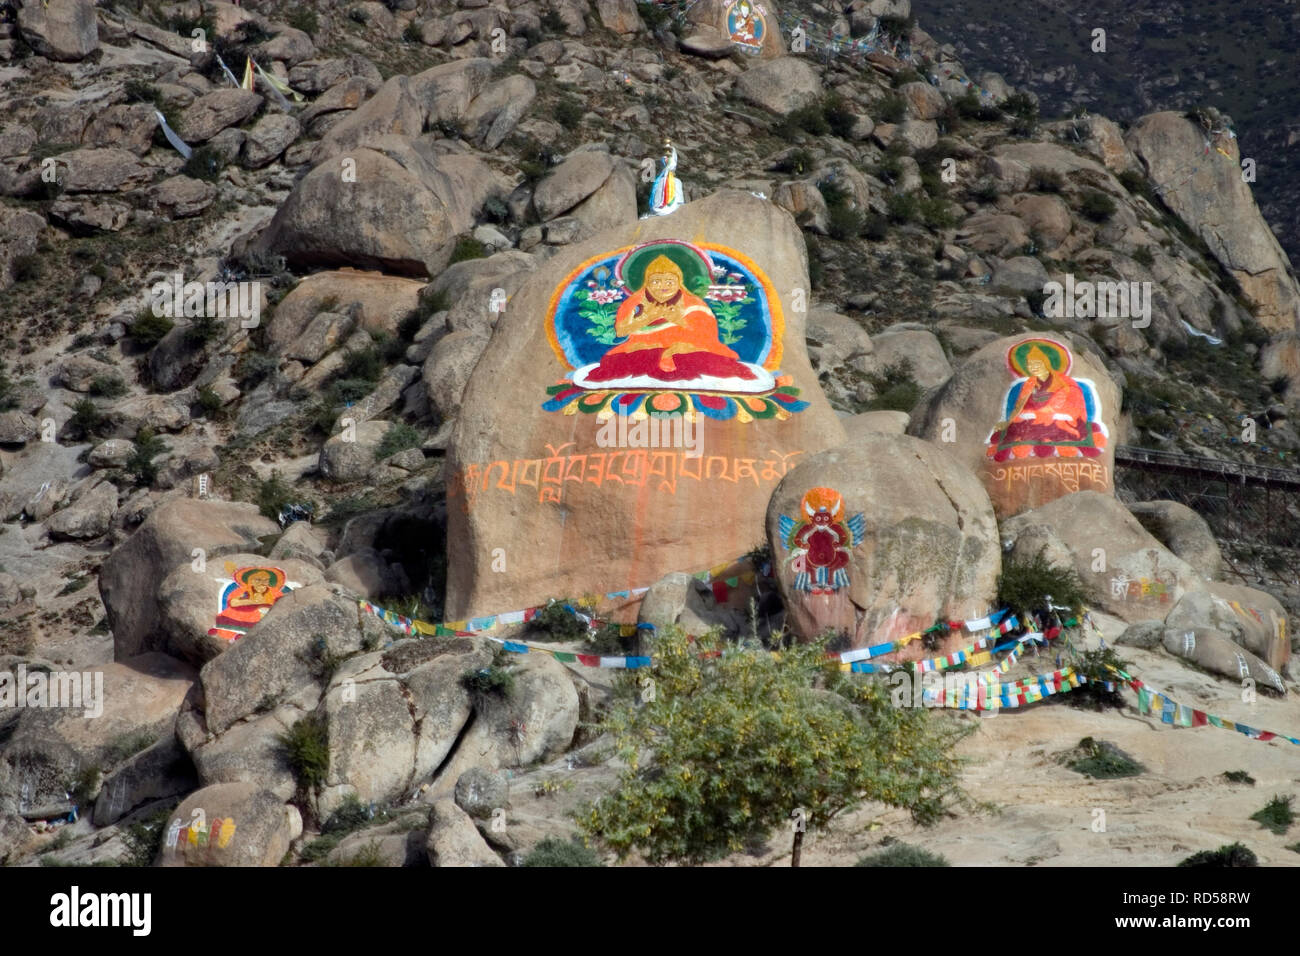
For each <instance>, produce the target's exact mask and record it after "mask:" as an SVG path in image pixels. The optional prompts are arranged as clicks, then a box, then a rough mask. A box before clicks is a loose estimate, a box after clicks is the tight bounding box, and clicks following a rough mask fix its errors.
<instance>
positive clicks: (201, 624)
mask: <svg viewBox="0 0 1300 956" xmlns="http://www.w3.org/2000/svg"><path fill="white" fill-rule="evenodd" d="M260 566H271V569H272V570H273V571H275V572H276V573H277V574H283V575H284V576H285V585H286V586H287V587H288V588H290V589H292V588H296V587H303V586H305V585H308V584H318V583H320V582H321V580H322V576H321V572H320V571H319V570H317V569H316V568H315V567H313V566H312V565H310V564H307V563H306V562H303V561H295V560H292V559H288V560H281V561H274V562H272V561H268V560H267V559H266V558H263V557H261V556H260V555H257V554H231V555H225V556H224V557H223V558H222V560H221V561H214V562H213V563H212V564H211V565H210V566H207V565H205V566H204V567H203V568H202V569H201V570H196V569H195V567H194V565H193V563H192V562H189V561H186V562H185V563H183V564H182V565H181V566H180V567H178V568H176V569H175V570H174V571H172V572H171V573H170V574H169V575H167V577H166V578H164V579H163V581H162V584H161V585H160V586H159V587H158V604H159V606H160V608H161V610H162V622H161V624H162V628H163V630H164V631H165V632H166V634H167V643H166V645H165V646H164V649H165V650H166V651H167V653H168V654H171V655H173V656H174V657H179V658H182V659H183V660H188V661H190V662H191V663H193V664H195V665H197V666H202V665H203V664H204V663H206V662H207V661H210V660H211V659H212V658H214V657H216V656H217V655H218V654H220V653H221V652H222V651H225V650H226V649H228V648H229V647H230V646H231V642H232V640H238V639H239V638H238V637H232V635H233V633H234V632H231V631H228V630H227V629H224V628H222V627H220V626H219V624H218V622H217V617H218V615H220V614H221V613H222V612H223V610H225V609H226V603H225V602H226V600H227V599H228V598H229V597H230V596H231V595H239V594H242V593H243V591H242V589H241V587H240V585H239V582H238V580H237V578H236V576H235V572H236V571H239V570H241V569H245V568H257V567H260ZM239 576H240V577H243V576H244V574H240V575H239ZM232 589H233V590H232ZM268 606H269V605H268ZM241 630H242V628H241ZM214 631H215V632H216V633H211V632H214Z"/></svg>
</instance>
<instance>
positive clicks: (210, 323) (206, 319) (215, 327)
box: [182, 315, 221, 349]
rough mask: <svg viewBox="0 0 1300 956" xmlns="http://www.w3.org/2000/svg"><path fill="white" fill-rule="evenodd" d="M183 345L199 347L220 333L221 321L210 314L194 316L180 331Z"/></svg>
mask: <svg viewBox="0 0 1300 956" xmlns="http://www.w3.org/2000/svg"><path fill="white" fill-rule="evenodd" d="M182 334H183V336H184V340H185V347H186V348H189V349H199V348H202V347H203V346H205V345H207V344H208V343H209V342H211V341H212V340H213V339H215V338H216V337H217V336H219V335H220V334H221V323H220V322H219V321H218V320H217V319H216V318H214V317H213V316H210V315H200V316H196V317H195V318H194V320H193V321H191V322H190V324H189V325H187V326H185V331H184V333H182Z"/></svg>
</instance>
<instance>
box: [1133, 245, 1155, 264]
mask: <svg viewBox="0 0 1300 956" xmlns="http://www.w3.org/2000/svg"><path fill="white" fill-rule="evenodd" d="M1132 258H1133V261H1134V262H1136V263H1137V264H1138V265H1142V266H1146V267H1147V268H1148V269H1150V268H1151V267H1152V266H1154V265H1155V264H1156V257H1155V254H1154V253H1152V252H1151V247H1150V246H1138V247H1137V248H1136V249H1134V250H1133V257H1132Z"/></svg>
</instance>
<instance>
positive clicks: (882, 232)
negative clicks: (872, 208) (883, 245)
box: [862, 213, 889, 242]
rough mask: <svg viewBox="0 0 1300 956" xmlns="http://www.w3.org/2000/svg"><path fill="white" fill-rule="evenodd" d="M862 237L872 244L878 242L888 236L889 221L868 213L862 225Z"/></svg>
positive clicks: (883, 217)
mask: <svg viewBox="0 0 1300 956" xmlns="http://www.w3.org/2000/svg"><path fill="white" fill-rule="evenodd" d="M862 235H864V236H866V237H867V238H868V239H870V240H872V241H873V242H880V241H881V240H883V239H885V238H886V237H887V236H888V235H889V219H887V218H886V217H885V216H880V215H877V214H875V213H870V214H869V215H868V216H867V217H866V219H865V220H864V221H863V223H862Z"/></svg>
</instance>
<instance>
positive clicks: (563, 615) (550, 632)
mask: <svg viewBox="0 0 1300 956" xmlns="http://www.w3.org/2000/svg"><path fill="white" fill-rule="evenodd" d="M565 605H568V606H569V607H574V608H576V607H578V605H577V604H576V603H575V602H574V601H572V600H570V599H569V598H557V599H556V600H554V601H551V602H548V603H547V604H546V606H545V607H543V608H542V609H541V611H539V612H538V613H537V616H536V617H534V618H533V619H532V620H531V621H529V622H528V630H529V632H530V633H529V636H530V637H531V638H532V639H533V640H536V641H581V640H585V639H586V638H587V625H586V624H584V623H583V622H582V621H580V620H578V617H577V615H576V614H573V613H572V612H570V611H567V610H565Z"/></svg>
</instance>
